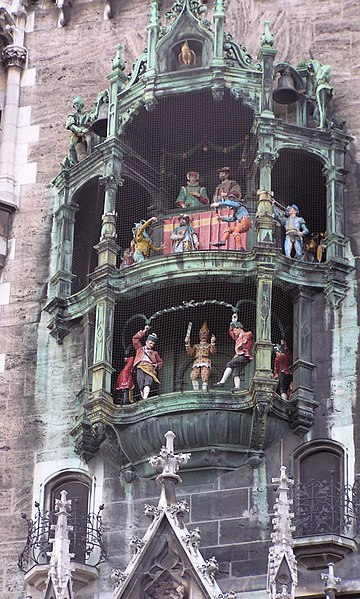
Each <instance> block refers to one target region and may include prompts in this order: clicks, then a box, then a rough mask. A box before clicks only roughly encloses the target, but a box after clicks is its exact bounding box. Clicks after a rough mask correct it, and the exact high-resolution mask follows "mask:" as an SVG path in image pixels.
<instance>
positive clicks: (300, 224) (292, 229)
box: [272, 200, 309, 260]
mask: <svg viewBox="0 0 360 599" xmlns="http://www.w3.org/2000/svg"><path fill="white" fill-rule="evenodd" d="M275 203H276V202H275V200H272V204H273V216H274V218H275V219H276V220H277V221H278V222H279V223H280V224H281V225H283V226H284V227H285V231H286V232H285V243H284V251H285V256H286V257H287V258H291V252H292V249H294V251H295V255H296V258H297V260H302V259H303V258H302V246H303V237H305V235H308V234H309V230H308V229H307V227H306V223H305V221H304V219H303V218H302V217H301V216H299V208H298V207H297V206H296V204H292V205H291V206H287V208H285V215H284V214H283V212H282V211H281V210H279V208H277V207H276V206H275V205H274V204H275Z"/></svg>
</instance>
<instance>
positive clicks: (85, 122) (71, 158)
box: [64, 96, 94, 166]
mask: <svg viewBox="0 0 360 599" xmlns="http://www.w3.org/2000/svg"><path fill="white" fill-rule="evenodd" d="M73 108H74V109H75V111H74V112H72V113H71V114H69V115H68V117H67V119H66V125H65V127H66V129H69V131H71V133H72V135H71V137H70V142H69V154H68V156H67V157H66V158H65V161H67V163H68V166H72V165H74V164H77V163H78V162H79V159H78V155H77V152H76V146H77V144H78V143H81V142H84V143H85V144H86V153H87V155H88V156H89V155H90V154H91V152H92V151H93V138H94V136H93V133H92V132H91V126H92V120H93V117H94V115H93V114H92V113H91V112H83V108H84V102H83V100H82V98H81V96H76V97H75V98H74V100H73ZM65 161H64V162H65Z"/></svg>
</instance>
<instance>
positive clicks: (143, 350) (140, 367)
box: [132, 325, 163, 399]
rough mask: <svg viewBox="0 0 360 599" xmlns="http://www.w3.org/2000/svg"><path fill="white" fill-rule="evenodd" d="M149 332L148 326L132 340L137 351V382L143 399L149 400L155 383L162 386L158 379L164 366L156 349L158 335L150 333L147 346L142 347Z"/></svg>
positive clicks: (135, 364) (135, 360) (135, 361)
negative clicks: (158, 372) (143, 340)
mask: <svg viewBox="0 0 360 599" xmlns="http://www.w3.org/2000/svg"><path fill="white" fill-rule="evenodd" d="M149 331H150V326H149V325H146V326H145V328H144V330H142V331H138V333H136V334H135V335H134V337H133V338H132V344H133V346H134V349H135V351H136V355H135V359H134V368H135V370H136V381H137V384H138V387H139V391H140V395H141V397H142V399H147V398H148V397H149V393H150V389H151V386H152V384H153V382H154V381H156V382H157V383H159V384H160V381H159V379H158V377H157V371H158V370H160V368H162V366H163V360H162V359H161V358H160V356H159V354H158V352H157V351H155V349H154V348H155V345H156V343H157V340H158V338H157V335H156V333H150V334H149V335H148V336H147V339H146V341H145V345H142V343H141V339H143V338H144V337H145V336H146V334H147V333H149Z"/></svg>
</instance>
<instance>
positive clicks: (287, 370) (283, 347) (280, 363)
mask: <svg viewBox="0 0 360 599" xmlns="http://www.w3.org/2000/svg"><path fill="white" fill-rule="evenodd" d="M274 351H275V361H274V379H275V380H277V382H278V384H277V387H276V393H278V394H279V395H280V396H281V399H288V397H289V395H290V384H291V382H292V371H291V367H292V363H293V357H292V354H291V351H290V350H289V348H288V346H287V344H286V342H285V341H284V339H281V341H280V343H279V344H278V345H275V346H274Z"/></svg>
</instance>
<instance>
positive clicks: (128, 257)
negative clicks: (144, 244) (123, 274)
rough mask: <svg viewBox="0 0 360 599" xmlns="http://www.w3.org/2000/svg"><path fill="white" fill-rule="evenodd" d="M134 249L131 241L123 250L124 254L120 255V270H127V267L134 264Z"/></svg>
mask: <svg viewBox="0 0 360 599" xmlns="http://www.w3.org/2000/svg"><path fill="white" fill-rule="evenodd" d="M134 249H135V248H134V242H133V241H132V242H131V245H130V247H129V248H126V249H125V250H124V253H123V255H122V261H121V263H120V267H119V268H120V270H124V268H128V267H129V266H132V265H133V264H134V258H133V254H134Z"/></svg>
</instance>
